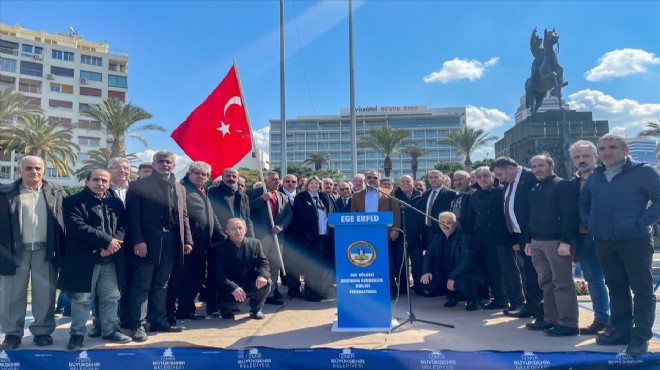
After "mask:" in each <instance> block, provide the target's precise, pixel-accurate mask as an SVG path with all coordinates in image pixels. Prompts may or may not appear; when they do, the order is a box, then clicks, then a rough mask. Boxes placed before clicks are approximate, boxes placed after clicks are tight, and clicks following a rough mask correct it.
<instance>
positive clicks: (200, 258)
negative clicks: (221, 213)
mask: <svg viewBox="0 0 660 370" xmlns="http://www.w3.org/2000/svg"><path fill="white" fill-rule="evenodd" d="M210 175H211V166H210V165H209V164H208V163H205V162H193V163H191V164H190V167H189V168H188V173H187V174H186V177H184V178H183V179H182V180H181V185H183V187H184V188H185V189H186V208H187V210H188V223H189V224H190V232H191V234H192V239H193V243H195V248H193V250H192V251H191V252H190V254H189V255H187V256H186V258H185V259H184V260H183V264H182V265H180V264H176V265H174V269H173V270H172V275H171V276H170V281H169V284H168V286H167V321H168V322H169V323H170V325H176V320H177V319H191V320H195V319H198V318H199V317H198V316H197V315H196V313H195V312H196V310H197V308H196V307H195V298H196V297H197V293H199V290H200V287H201V286H202V284H203V283H204V277H205V273H206V258H207V253H208V250H209V249H210V248H211V244H212V243H219V242H221V241H223V240H224V239H226V236H225V235H224V233H223V232H222V230H221V228H220V223H219V222H218V219H217V217H215V214H213V208H212V206H211V202H210V201H209V199H208V198H207V196H206V187H205V185H206V182H207V181H208V179H209V176H210ZM207 297H208V295H207Z"/></svg>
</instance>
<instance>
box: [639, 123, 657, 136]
mask: <svg viewBox="0 0 660 370" xmlns="http://www.w3.org/2000/svg"><path fill="white" fill-rule="evenodd" d="M639 136H642V137H645V136H655V137H660V119H658V122H649V123H647V124H646V130H642V132H640V133H639Z"/></svg>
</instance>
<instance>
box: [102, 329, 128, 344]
mask: <svg viewBox="0 0 660 370" xmlns="http://www.w3.org/2000/svg"><path fill="white" fill-rule="evenodd" d="M101 339H103V340H107V341H109V342H114V343H129V342H131V341H132V339H131V337H129V336H128V335H124V334H122V333H121V332H120V331H119V330H115V331H114V332H112V334H110V335H106V336H103V337H101Z"/></svg>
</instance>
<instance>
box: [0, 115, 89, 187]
mask: <svg viewBox="0 0 660 370" xmlns="http://www.w3.org/2000/svg"><path fill="white" fill-rule="evenodd" d="M74 128H75V127H74V126H70V127H66V128H62V127H58V126H53V125H50V124H48V120H47V119H46V117H44V116H34V115H33V116H27V118H26V119H25V120H24V121H21V122H18V123H16V124H14V125H10V126H7V127H4V128H3V129H2V130H1V131H0V132H1V133H2V135H1V136H2V137H3V139H1V141H2V145H3V147H4V150H3V151H4V153H5V154H7V153H9V152H11V151H12V150H15V151H16V152H17V153H20V154H23V155H36V156H39V157H41V158H43V160H44V161H46V162H48V163H51V164H52V165H53V167H54V168H55V169H56V170H57V172H59V174H60V175H62V176H69V174H70V173H71V167H70V164H75V162H76V158H77V157H76V153H77V152H78V151H79V150H80V147H79V146H78V145H77V144H75V143H74V142H72V141H71V138H72V137H73V130H74Z"/></svg>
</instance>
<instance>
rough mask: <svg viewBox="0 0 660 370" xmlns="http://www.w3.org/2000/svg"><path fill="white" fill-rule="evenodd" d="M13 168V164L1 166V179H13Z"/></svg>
mask: <svg viewBox="0 0 660 370" xmlns="http://www.w3.org/2000/svg"><path fill="white" fill-rule="evenodd" d="M11 169H12V166H2V167H0V179H5V180H9V179H11Z"/></svg>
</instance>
